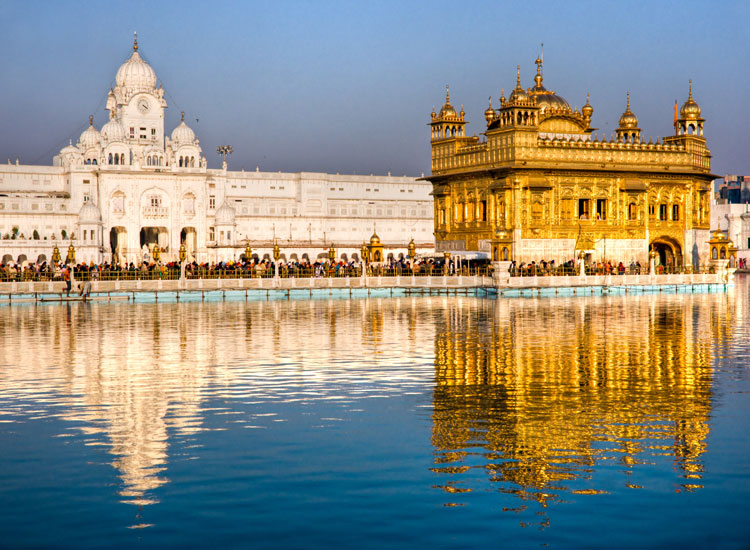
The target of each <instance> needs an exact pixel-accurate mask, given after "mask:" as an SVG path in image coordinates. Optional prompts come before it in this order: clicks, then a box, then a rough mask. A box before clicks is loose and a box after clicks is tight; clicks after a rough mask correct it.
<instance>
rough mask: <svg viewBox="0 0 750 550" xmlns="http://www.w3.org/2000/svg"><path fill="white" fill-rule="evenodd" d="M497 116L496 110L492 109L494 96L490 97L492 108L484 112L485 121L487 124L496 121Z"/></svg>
mask: <svg viewBox="0 0 750 550" xmlns="http://www.w3.org/2000/svg"><path fill="white" fill-rule="evenodd" d="M496 115H497V113H495V109H493V108H492V96H490V106H489V107H487V109H486V110H485V111H484V119H485V120H486V121H487V124H489V123H491V122H492V121H493V120H495V116H496Z"/></svg>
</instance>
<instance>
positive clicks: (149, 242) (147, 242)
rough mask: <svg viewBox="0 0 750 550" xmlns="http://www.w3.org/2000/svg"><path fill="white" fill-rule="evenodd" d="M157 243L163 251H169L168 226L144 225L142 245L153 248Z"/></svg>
mask: <svg viewBox="0 0 750 550" xmlns="http://www.w3.org/2000/svg"><path fill="white" fill-rule="evenodd" d="M155 244H158V245H159V248H161V250H162V252H169V231H168V230H167V228H166V227H142V228H141V238H140V247H141V249H143V247H144V246H147V247H148V250H151V249H152V248H153V246H154V245H155Z"/></svg>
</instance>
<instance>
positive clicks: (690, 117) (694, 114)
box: [675, 80, 705, 137]
mask: <svg viewBox="0 0 750 550" xmlns="http://www.w3.org/2000/svg"><path fill="white" fill-rule="evenodd" d="M704 122H705V119H704V118H702V117H701V108H700V106H699V105H698V103H696V101H695V100H694V99H693V81H692V80H691V81H690V91H689V92H688V98H687V101H686V102H685V103H683V104H682V107H681V108H680V118H678V119H677V121H676V122H675V131H676V132H677V135H694V136H698V137H703V123H704Z"/></svg>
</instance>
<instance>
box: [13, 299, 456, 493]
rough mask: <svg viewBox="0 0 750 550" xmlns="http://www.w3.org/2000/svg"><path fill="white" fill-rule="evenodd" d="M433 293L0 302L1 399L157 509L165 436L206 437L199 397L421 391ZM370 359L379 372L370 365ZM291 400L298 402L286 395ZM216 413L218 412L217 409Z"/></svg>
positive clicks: (203, 401) (427, 372)
mask: <svg viewBox="0 0 750 550" xmlns="http://www.w3.org/2000/svg"><path fill="white" fill-rule="evenodd" d="M443 303H444V299H443V298H441V299H435V300H420V299H416V298H414V299H412V298H408V299H406V298H398V299H392V300H388V299H367V300H365V299H362V300H352V301H347V300H312V301H307V300H305V301H291V302H278V301H276V302H274V301H271V302H252V301H251V302H248V303H246V302H244V301H238V302H220V303H215V302H214V303H181V304H158V305H150V304H139V305H137V306H133V305H130V304H114V305H104V304H88V305H83V304H78V305H71V306H46V307H43V306H39V307H34V306H29V307H12V308H3V309H2V312H3V315H2V316H0V338H1V339H2V342H3V345H2V346H0V397H2V400H3V401H5V403H7V404H8V406H7V409H6V411H4V412H6V413H8V415H9V416H6V418H8V417H10V418H13V417H17V416H18V415H22V414H24V413H25V412H28V411H37V412H38V409H39V408H40V406H41V407H43V408H44V409H45V410H46V411H47V412H48V414H52V415H54V416H57V417H59V418H61V419H64V420H66V421H68V422H70V423H71V424H70V426H71V427H70V429H71V431H72V433H73V435H76V436H78V435H77V434H80V437H83V439H84V441H85V443H86V444H88V445H107V446H108V447H109V452H110V453H111V455H112V457H113V458H112V465H113V466H114V467H115V468H116V469H117V471H118V472H119V476H120V478H121V488H120V490H119V494H120V496H121V497H122V500H123V501H125V502H130V503H133V504H138V505H146V504H151V503H154V502H156V501H157V498H156V497H155V496H154V493H155V491H154V490H155V489H157V488H158V487H159V486H161V485H163V484H165V483H167V482H168V476H167V472H166V469H167V465H168V463H169V460H170V456H169V455H170V448H169V447H170V445H169V444H170V441H171V440H174V439H176V438H180V439H183V440H184V439H186V438H191V437H194V435H195V434H196V433H198V432H200V431H202V430H205V429H206V427H205V425H204V419H205V416H206V415H207V414H211V412H214V411H215V410H216V407H217V406H216V405H215V404H212V405H208V404H207V401H208V400H218V401H217V402H219V403H221V402H223V401H222V400H227V399H229V400H231V399H236V398H243V399H246V398H252V399H255V400H258V399H277V400H278V399H283V400H287V401H292V400H304V399H315V398H321V397H326V396H327V395H329V394H331V393H336V392H338V391H340V389H337V388H340V387H341V385H346V384H349V385H350V386H353V385H357V386H358V387H362V386H365V387H366V386H367V385H368V384H370V385H372V386H373V387H375V386H377V387H379V388H382V387H383V385H384V384H386V385H390V386H391V387H393V388H408V387H409V385H420V386H424V385H425V384H426V383H429V381H430V380H431V377H432V365H431V364H429V362H426V363H425V364H424V365H423V366H422V368H419V367H418V366H415V365H408V364H406V363H405V362H404V358H405V357H409V356H411V357H422V358H429V357H430V356H431V353H432V345H433V340H434V332H433V326H432V323H431V322H429V321H427V322H422V321H420V319H429V318H430V310H431V309H432V308H433V307H436V306H442V304H443ZM374 362H378V363H380V364H382V365H383V368H378V369H373V368H372V367H373V364H374ZM295 392H296V394H295ZM219 406H223V405H219Z"/></svg>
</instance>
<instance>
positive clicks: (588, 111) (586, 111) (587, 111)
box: [581, 94, 594, 118]
mask: <svg viewBox="0 0 750 550" xmlns="http://www.w3.org/2000/svg"><path fill="white" fill-rule="evenodd" d="M581 114H582V115H583V116H585V117H586V118H591V115H593V114H594V108H593V107H592V106H591V103H589V94H586V105H584V106H583V107H582V108H581Z"/></svg>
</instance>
